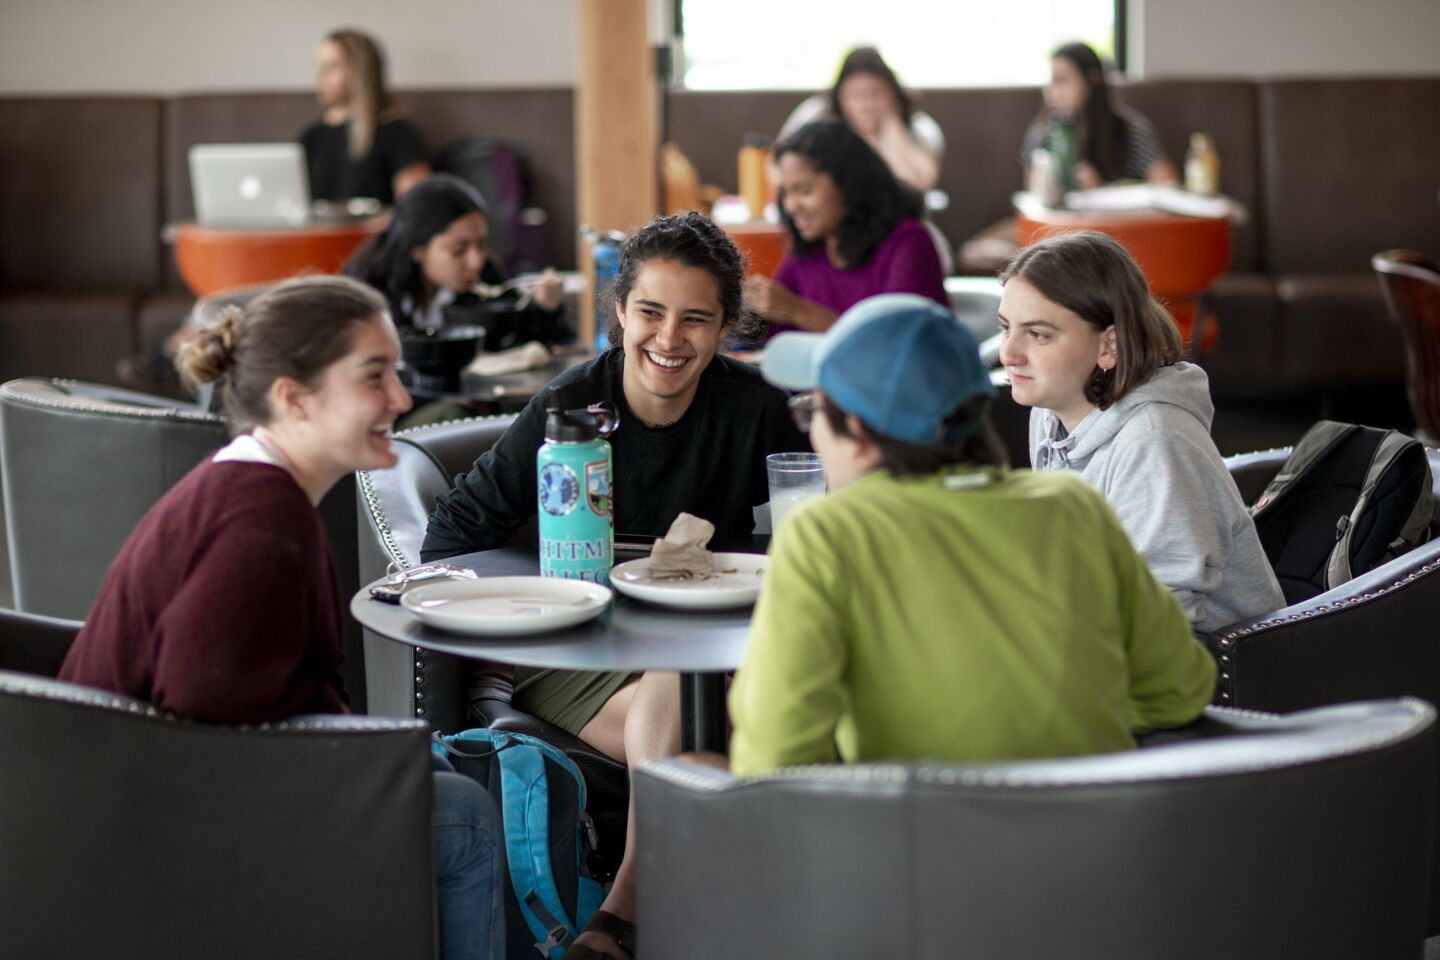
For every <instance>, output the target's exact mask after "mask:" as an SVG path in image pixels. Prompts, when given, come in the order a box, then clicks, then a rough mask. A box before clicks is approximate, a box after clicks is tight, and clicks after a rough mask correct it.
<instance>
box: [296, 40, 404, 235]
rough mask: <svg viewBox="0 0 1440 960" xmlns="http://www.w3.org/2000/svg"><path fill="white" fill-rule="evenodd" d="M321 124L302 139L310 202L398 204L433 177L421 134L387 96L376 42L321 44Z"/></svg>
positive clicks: (318, 82) (318, 74)
mask: <svg viewBox="0 0 1440 960" xmlns="http://www.w3.org/2000/svg"><path fill="white" fill-rule="evenodd" d="M315 99H316V100H317V101H318V102H319V104H320V109H321V111H322V113H321V116H320V120H319V122H317V123H314V124H312V125H311V126H309V127H306V128H305V130H304V131H303V132H302V133H301V134H300V143H301V144H302V145H303V146H304V147H305V160H306V165H307V166H308V168H309V173H310V198H311V199H312V200H332V201H333V200H342V201H343V200H349V199H350V198H352V197H371V198H374V199H376V200H379V201H380V202H381V203H382V204H384V205H385V206H387V207H388V206H390V205H391V204H392V203H394V202H395V198H396V197H398V196H400V195H401V194H403V193H404V192H405V191H406V190H408V189H409V188H410V187H411V186H413V185H414V184H415V183H416V182H417V181H418V180H420V179H421V178H422V177H424V176H425V175H426V174H427V173H429V172H430V164H429V162H428V161H427V160H426V154H425V145H424V143H423V142H422V141H421V140H420V135H419V134H418V133H417V132H416V131H415V128H414V127H413V126H412V125H411V124H410V123H409V122H408V121H405V120H402V119H400V118H399V117H397V116H395V115H394V113H393V111H392V110H391V106H390V95H389V94H388V93H387V92H386V90H385V60H384V57H383V56H382V55H381V53H380V48H379V46H378V45H377V44H376V43H375V41H374V39H372V38H371V37H369V36H367V35H366V34H363V33H360V32H359V31H358V30H336V31H334V32H333V33H331V34H330V35H329V36H327V37H326V38H325V40H324V42H323V43H321V44H320V53H319V56H318V64H317V72H316V76H315Z"/></svg>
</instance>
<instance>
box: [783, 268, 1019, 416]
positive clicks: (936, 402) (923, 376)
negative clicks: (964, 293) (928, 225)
mask: <svg viewBox="0 0 1440 960" xmlns="http://www.w3.org/2000/svg"><path fill="white" fill-rule="evenodd" d="M761 371H762V372H763V373H764V374H765V379H767V380H769V381H770V382H771V383H773V384H775V385H776V386H778V387H784V388H785V389H786V390H814V389H816V388H819V389H820V390H823V391H825V395H826V396H827V397H829V398H830V399H831V400H832V401H833V402H834V403H835V405H836V406H837V407H839V408H840V409H841V410H844V411H845V412H846V413H853V414H854V415H855V416H857V417H859V418H860V420H861V422H863V423H864V424H865V425H866V426H867V427H869V428H870V429H871V430H873V431H875V432H876V433H878V434H882V435H884V436H887V437H894V438H895V439H897V440H907V441H909V442H911V443H922V444H929V443H935V442H937V441H939V440H940V439H941V432H942V428H943V424H944V420H945V418H946V417H947V416H949V415H950V414H951V413H952V412H953V411H954V410H955V408H956V407H958V406H960V404H962V403H964V402H965V401H966V400H969V399H970V398H972V397H990V396H993V395H994V393H995V389H994V387H992V386H991V385H990V372H989V371H988V370H986V369H985V364H984V363H982V362H981V360H980V348H979V346H978V345H977V344H976V343H975V337H974V336H973V335H972V334H971V333H970V331H969V330H967V329H966V328H965V327H964V326H963V325H962V324H961V323H960V321H959V320H957V319H955V315H954V314H953V313H951V312H950V311H949V310H946V309H945V308H944V307H942V306H940V304H938V303H936V302H935V301H934V300H930V299H928V298H926V297H921V296H916V295H915V294H911V293H886V294H881V295H880V296H878V297H870V298H869V299H866V300H861V301H860V302H859V303H857V304H855V306H853V307H851V308H850V309H849V310H846V311H845V312H844V313H843V314H842V315H841V316H840V319H839V320H836V321H835V325H834V326H832V327H831V328H830V329H829V330H827V331H825V332H824V333H782V334H779V335H778V336H776V337H775V339H773V340H771V341H770V342H769V343H768V344H766V346H765V359H764V360H763V361H762V362H761Z"/></svg>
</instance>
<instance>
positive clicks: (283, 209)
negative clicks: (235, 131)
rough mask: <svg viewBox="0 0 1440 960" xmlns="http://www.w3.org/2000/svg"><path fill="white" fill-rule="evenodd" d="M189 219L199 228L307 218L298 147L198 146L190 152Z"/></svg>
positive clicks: (306, 184)
mask: <svg viewBox="0 0 1440 960" xmlns="http://www.w3.org/2000/svg"><path fill="white" fill-rule="evenodd" d="M189 158H190V184H191V189H192V190H193V191H194V200H195V220H196V222H197V223H199V224H200V226H202V227H220V226H241V227H267V226H268V227H274V226H294V225H298V224H303V223H305V222H306V221H308V220H309V218H310V184H309V181H308V180H307V178H306V173H305V151H304V148H302V147H301V146H300V145H299V144H298V143H201V144H196V145H195V146H193V147H191V148H190V154H189Z"/></svg>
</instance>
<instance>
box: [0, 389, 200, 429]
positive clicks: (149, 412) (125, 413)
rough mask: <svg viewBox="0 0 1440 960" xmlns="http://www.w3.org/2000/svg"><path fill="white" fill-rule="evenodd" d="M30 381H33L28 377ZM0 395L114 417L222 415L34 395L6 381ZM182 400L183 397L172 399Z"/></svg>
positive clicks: (36, 404)
mask: <svg viewBox="0 0 1440 960" xmlns="http://www.w3.org/2000/svg"><path fill="white" fill-rule="evenodd" d="M32 382H33V381H32ZM47 382H48V383H50V384H51V385H52V386H55V387H66V386H72V385H76V384H77V383H78V381H75V380H60V379H51V380H49V381H47ZM0 396H3V397H5V399H7V400H13V401H15V402H16V403H23V404H28V405H29V406H32V407H44V408H46V409H50V410H69V411H73V412H77V413H97V414H104V415H106V416H114V417H133V418H135V419H137V420H184V421H187V422H189V423H224V422H225V418H224V417H221V416H217V415H216V414H213V413H203V412H200V411H196V412H193V413H192V412H191V411H188V410H182V409H179V408H177V407H141V406H138V405H129V404H126V403H124V402H123V401H116V402H115V403H113V404H109V403H101V402H99V401H95V400H89V399H78V398H75V397H72V396H67V397H66V398H65V399H63V400H61V399H54V398H51V397H38V396H35V395H34V394H31V393H27V392H25V391H24V390H21V389H18V388H15V387H12V386H11V384H10V383H6V384H3V385H0ZM175 402H176V403H183V402H184V401H179V400H177V401H175Z"/></svg>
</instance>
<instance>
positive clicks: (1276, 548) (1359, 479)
mask: <svg viewBox="0 0 1440 960" xmlns="http://www.w3.org/2000/svg"><path fill="white" fill-rule="evenodd" d="M1433 506H1434V496H1433V494H1432V493H1431V489H1430V462H1429V460H1428V459H1427V458H1426V456H1425V448H1424V446H1422V445H1421V444H1420V442H1419V441H1418V440H1415V439H1414V438H1413V437H1407V436H1406V435H1405V434H1403V433H1400V432H1398V431H1396V430H1379V429H1376V428H1374V427H1362V426H1360V425H1359V424H1353V423H1335V422H1334V421H1331V420H1321V421H1320V422H1319V423H1317V424H1315V426H1313V427H1311V428H1310V429H1309V430H1307V431H1305V436H1303V437H1301V438H1300V442H1299V443H1297V444H1296V445H1295V449H1294V450H1292V451H1291V452H1290V456H1289V457H1287V458H1286V460H1285V464H1284V466H1282V467H1281V468H1280V472H1279V473H1278V474H1276V476H1275V479H1274V480H1271V481H1270V485H1269V486H1267V487H1266V488H1265V492H1264V493H1263V494H1261V495H1260V499H1259V500H1257V501H1255V505H1254V506H1253V507H1251V508H1250V515H1251V516H1252V517H1253V518H1254V520H1255V529H1256V532H1257V533H1259V534H1260V543H1261V545H1262V546H1263V547H1264V548H1265V555H1266V556H1267V557H1268V558H1269V559H1270V566H1271V567H1272V568H1273V569H1274V571H1275V576H1276V577H1277V578H1278V579H1279V581H1280V589H1281V590H1283V591H1284V592H1285V601H1286V603H1298V602H1299V601H1301V600H1308V599H1309V598H1311V597H1313V596H1315V595H1316V594H1318V593H1323V592H1324V591H1326V590H1329V589H1331V588H1333V587H1337V586H1339V585H1340V584H1342V583H1345V582H1346V581H1347V580H1351V579H1353V578H1355V577H1356V576H1359V575H1360V574H1362V573H1365V572H1366V571H1368V570H1373V569H1374V568H1375V567H1378V566H1379V565H1380V564H1382V563H1385V562H1386V561H1388V560H1390V559H1392V558H1394V557H1398V556H1399V555H1400V554H1402V553H1404V552H1406V551H1407V550H1409V549H1410V548H1411V547H1414V546H1415V545H1416V544H1418V543H1423V542H1424V541H1425V540H1427V539H1429V534H1430V515H1431V512H1432V509H1433Z"/></svg>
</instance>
